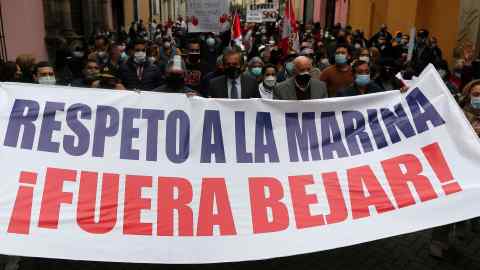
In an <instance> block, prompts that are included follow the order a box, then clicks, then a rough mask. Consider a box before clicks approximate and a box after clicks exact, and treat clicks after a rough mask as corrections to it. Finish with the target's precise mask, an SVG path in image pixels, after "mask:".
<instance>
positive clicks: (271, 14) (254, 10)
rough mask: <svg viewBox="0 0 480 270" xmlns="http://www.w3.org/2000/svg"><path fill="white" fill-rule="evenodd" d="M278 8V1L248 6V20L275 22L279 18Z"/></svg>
mask: <svg viewBox="0 0 480 270" xmlns="http://www.w3.org/2000/svg"><path fill="white" fill-rule="evenodd" d="M278 9H279V7H278V1H276V2H272V3H264V4H252V5H249V6H248V7H247V22H275V21H277V18H278ZM249 15H250V17H249ZM259 17H260V18H261V20H260V18H259ZM249 19H250V21H249Z"/></svg>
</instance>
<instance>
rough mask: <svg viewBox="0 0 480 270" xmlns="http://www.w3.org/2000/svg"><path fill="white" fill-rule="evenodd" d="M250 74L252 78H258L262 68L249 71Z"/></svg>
mask: <svg viewBox="0 0 480 270" xmlns="http://www.w3.org/2000/svg"><path fill="white" fill-rule="evenodd" d="M250 73H252V75H253V76H255V77H259V76H261V75H262V68H261V67H254V68H252V69H250Z"/></svg>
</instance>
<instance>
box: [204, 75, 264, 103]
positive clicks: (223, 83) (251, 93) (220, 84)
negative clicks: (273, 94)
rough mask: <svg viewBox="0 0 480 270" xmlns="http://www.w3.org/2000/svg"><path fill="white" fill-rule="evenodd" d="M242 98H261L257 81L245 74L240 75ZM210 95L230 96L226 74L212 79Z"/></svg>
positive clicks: (218, 96) (215, 96) (213, 96)
mask: <svg viewBox="0 0 480 270" xmlns="http://www.w3.org/2000/svg"><path fill="white" fill-rule="evenodd" d="M240 82H241V84H242V85H241V88H242V97H241V98H242V99H248V98H260V92H258V84H257V81H256V80H255V79H254V78H252V77H250V76H245V75H243V74H242V75H240ZM208 96H209V97H212V98H228V84H227V78H226V76H225V75H222V76H219V77H216V78H214V79H212V80H211V81H210V84H209V89H208Z"/></svg>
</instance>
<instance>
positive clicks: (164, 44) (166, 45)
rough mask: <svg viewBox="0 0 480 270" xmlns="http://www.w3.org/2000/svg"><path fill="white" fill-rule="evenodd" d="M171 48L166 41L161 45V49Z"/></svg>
mask: <svg viewBox="0 0 480 270" xmlns="http://www.w3.org/2000/svg"><path fill="white" fill-rule="evenodd" d="M171 46H172V44H171V43H170V42H168V41H167V42H165V43H163V48H165V49H170V47H171Z"/></svg>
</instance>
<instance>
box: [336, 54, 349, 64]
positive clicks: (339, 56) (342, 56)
mask: <svg viewBox="0 0 480 270" xmlns="http://www.w3.org/2000/svg"><path fill="white" fill-rule="evenodd" d="M335 63H337V64H339V65H344V64H346V63H347V56H346V55H345V54H340V53H337V54H336V55H335Z"/></svg>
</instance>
